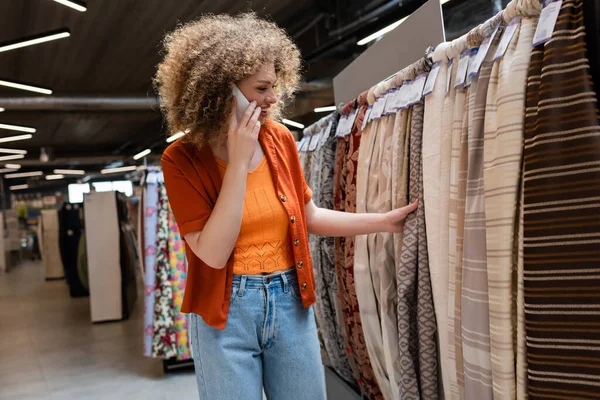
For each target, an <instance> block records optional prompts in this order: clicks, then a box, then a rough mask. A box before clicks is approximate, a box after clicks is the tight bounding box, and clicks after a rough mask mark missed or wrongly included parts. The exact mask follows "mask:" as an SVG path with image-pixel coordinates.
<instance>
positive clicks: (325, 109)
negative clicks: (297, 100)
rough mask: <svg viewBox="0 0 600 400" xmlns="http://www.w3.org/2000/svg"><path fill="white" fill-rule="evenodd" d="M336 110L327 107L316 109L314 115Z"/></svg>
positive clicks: (335, 108)
mask: <svg viewBox="0 0 600 400" xmlns="http://www.w3.org/2000/svg"><path fill="white" fill-rule="evenodd" d="M335 110H337V107H336V106H327V107H317V108H315V112H316V113H320V112H327V111H335Z"/></svg>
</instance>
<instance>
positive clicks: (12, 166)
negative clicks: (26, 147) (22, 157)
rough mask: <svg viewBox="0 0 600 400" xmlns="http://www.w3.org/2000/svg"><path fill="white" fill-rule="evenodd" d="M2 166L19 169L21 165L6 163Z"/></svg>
mask: <svg viewBox="0 0 600 400" xmlns="http://www.w3.org/2000/svg"><path fill="white" fill-rule="evenodd" d="M4 167H5V168H8V169H20V168H21V165H19V164H6V165H5V166H4Z"/></svg>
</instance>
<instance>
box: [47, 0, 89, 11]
mask: <svg viewBox="0 0 600 400" xmlns="http://www.w3.org/2000/svg"><path fill="white" fill-rule="evenodd" d="M54 1H55V2H57V3H60V4H62V5H63V6H67V7H71V8H72V9H74V10H77V11H81V12H84V11H87V8H86V7H85V6H84V5H83V4H77V3H75V2H73V1H70V0H54Z"/></svg>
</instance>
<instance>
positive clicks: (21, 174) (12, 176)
mask: <svg viewBox="0 0 600 400" xmlns="http://www.w3.org/2000/svg"><path fill="white" fill-rule="evenodd" d="M41 175H44V173H43V172H42V171H33V172H19V173H16V174H7V175H4V177H5V178H6V179H16V178H29V177H31V176H41Z"/></svg>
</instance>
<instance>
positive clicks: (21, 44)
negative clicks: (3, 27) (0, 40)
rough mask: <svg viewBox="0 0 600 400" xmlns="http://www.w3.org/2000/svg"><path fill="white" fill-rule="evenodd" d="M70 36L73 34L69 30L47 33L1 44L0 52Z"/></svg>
mask: <svg viewBox="0 0 600 400" xmlns="http://www.w3.org/2000/svg"><path fill="white" fill-rule="evenodd" d="M69 36H71V34H70V33H69V31H62V32H58V33H52V34H45V35H42V36H40V37H36V38H34V39H27V40H22V41H18V42H16V43H12V44H7V45H4V46H0V53H2V52H4V51H10V50H15V49H20V48H22V47H27V46H33V45H36V44H40V43H45V42H50V41H52V40H58V39H64V38H68V37H69Z"/></svg>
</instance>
